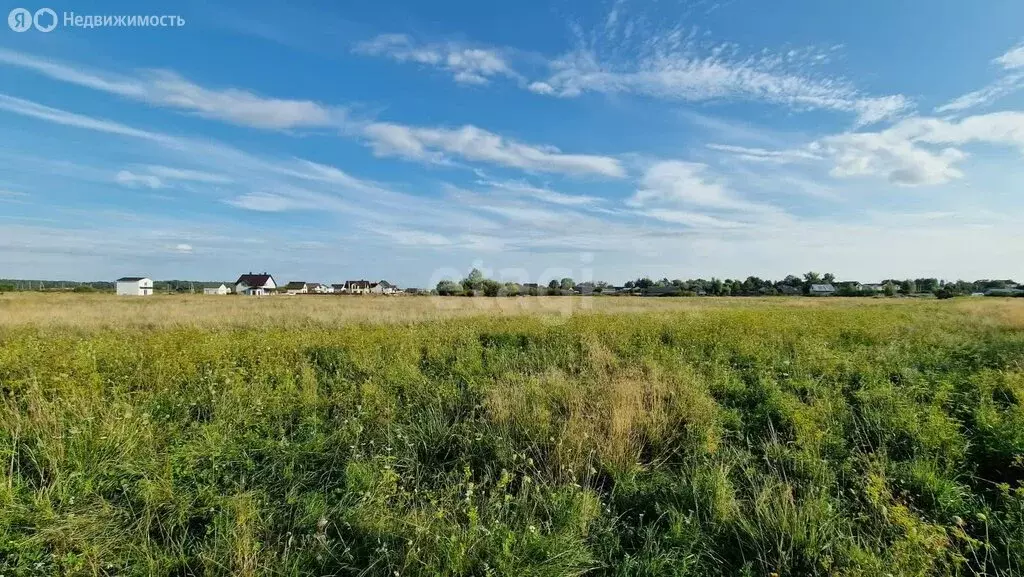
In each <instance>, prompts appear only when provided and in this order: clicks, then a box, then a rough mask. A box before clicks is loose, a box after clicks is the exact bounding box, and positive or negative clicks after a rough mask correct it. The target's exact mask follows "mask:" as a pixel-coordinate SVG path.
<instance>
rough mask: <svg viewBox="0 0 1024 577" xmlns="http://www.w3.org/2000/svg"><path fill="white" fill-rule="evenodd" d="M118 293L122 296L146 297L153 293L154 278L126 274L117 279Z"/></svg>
mask: <svg viewBox="0 0 1024 577" xmlns="http://www.w3.org/2000/svg"><path fill="white" fill-rule="evenodd" d="M117 294H118V295H121V296H137V297H144V296H150V295H152V294H153V280H152V279H148V278H146V277H143V276H126V277H123V278H119V279H117Z"/></svg>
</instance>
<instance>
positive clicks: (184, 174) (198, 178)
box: [145, 165, 232, 184]
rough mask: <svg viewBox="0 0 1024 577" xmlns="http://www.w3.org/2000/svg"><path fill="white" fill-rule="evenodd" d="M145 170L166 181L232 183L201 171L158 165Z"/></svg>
mask: <svg viewBox="0 0 1024 577" xmlns="http://www.w3.org/2000/svg"><path fill="white" fill-rule="evenodd" d="M145 169H146V171H147V172H149V173H150V174H152V175H153V176H155V177H157V178H162V179H167V180H180V181H185V182H202V183H207V184H228V183H230V182H232V179H231V178H229V177H227V176H224V175H221V174H213V173H210V172H203V171H201V170H189V169H184V168H173V167H170V166H159V165H148V166H146V167H145Z"/></svg>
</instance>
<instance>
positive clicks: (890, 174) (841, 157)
mask: <svg viewBox="0 0 1024 577" xmlns="http://www.w3.org/2000/svg"><path fill="white" fill-rule="evenodd" d="M970 144H988V145H995V146H1004V147H1012V148H1017V149H1018V150H1021V151H1022V152H1024V112H996V113H992V114H983V115H976V116H969V117H966V118H963V119H961V120H949V119H939V118H926V117H913V118H908V119H905V120H902V121H900V122H898V123H896V124H895V125H893V126H891V127H890V128H887V129H885V130H882V131H878V132H850V133H843V134H838V135H834V136H829V137H826V138H823V139H821V140H820V141H818V142H817V143H815V144H813V145H812V148H813V149H815V150H819V151H820V152H822V153H824V154H827V155H829V156H830V157H831V158H832V159H833V161H834V163H835V167H834V168H833V169H832V174H833V175H834V176H837V177H850V176H875V177H882V178H885V179H887V180H888V181H889V182H891V183H893V184H898V185H904V186H919V185H934V184H942V183H946V182H949V181H951V180H954V179H959V178H962V177H963V176H964V173H963V172H962V171H961V170H960V169H959V168H957V166H956V165H957V164H958V163H960V162H961V161H963V160H965V159H966V158H967V153H966V152H964V151H963V150H961V148H958V147H962V146H966V145H970Z"/></svg>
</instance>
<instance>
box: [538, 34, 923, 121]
mask: <svg viewBox="0 0 1024 577" xmlns="http://www.w3.org/2000/svg"><path fill="white" fill-rule="evenodd" d="M821 56H822V55H821V54H816V53H814V52H812V51H806V50H805V51H788V52H785V53H780V54H775V53H772V52H769V51H764V50H762V51H759V52H754V53H749V54H744V53H741V52H740V51H739V50H738V49H737V48H736V47H735V46H734V45H732V44H724V43H723V44H719V45H717V46H712V47H707V46H706V45H705V44H704V43H702V42H698V41H697V39H696V38H695V37H694V35H693V34H692V33H687V32H685V31H684V30H681V29H673V30H670V31H668V32H665V33H659V34H655V35H653V36H645V37H644V39H643V41H642V42H640V43H633V44H627V45H625V46H619V45H617V46H615V47H614V48H613V49H609V50H605V51H601V50H598V49H596V48H594V47H593V46H581V47H578V48H577V49H575V50H573V51H571V52H569V53H567V54H564V55H562V56H561V57H559V58H556V59H554V60H553V61H551V62H550V68H551V74H550V75H549V76H548V77H547V78H546V79H544V80H540V81H535V82H532V83H530V84H529V85H528V88H529V89H530V90H531V91H533V92H536V93H538V94H545V95H555V96H560V97H566V98H572V97H577V96H580V95H581V94H583V93H586V92H596V93H604V94H636V95H642V96H648V97H652V98H658V99H666V100H680V101H691V102H705V101H756V102H766V103H771V104H776V105H782V106H787V107H790V108H794V109H797V110H813V109H821V110H835V111H840V112H846V113H851V114H854V115H856V118H857V124H858V125H868V124H873V123H876V122H879V121H882V120H885V119H888V118H892V117H895V116H898V115H900V114H902V113H904V112H906V111H907V110H909V109H910V108H912V103H911V102H910V100H909V99H908V98H906V97H905V96H903V95H899V94H894V95H886V96H871V95H867V94H865V93H863V92H862V91H860V90H858V89H857V88H856V87H854V86H853V85H852V84H850V83H849V82H847V81H844V80H842V79H840V78H834V77H829V76H827V75H824V74H821V73H819V72H817V71H816V68H815V66H816V64H817V62H818V60H819V58H820V57H821Z"/></svg>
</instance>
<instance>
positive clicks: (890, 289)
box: [882, 281, 896, 297]
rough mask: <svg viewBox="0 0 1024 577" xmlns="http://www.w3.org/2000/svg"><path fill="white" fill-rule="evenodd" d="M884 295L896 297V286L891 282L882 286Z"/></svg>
mask: <svg viewBox="0 0 1024 577" xmlns="http://www.w3.org/2000/svg"><path fill="white" fill-rule="evenodd" d="M882 293H883V294H885V296H887V297H891V296H896V285H895V284H893V283H892V282H891V281H890V282H887V283H885V285H883V286H882Z"/></svg>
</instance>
